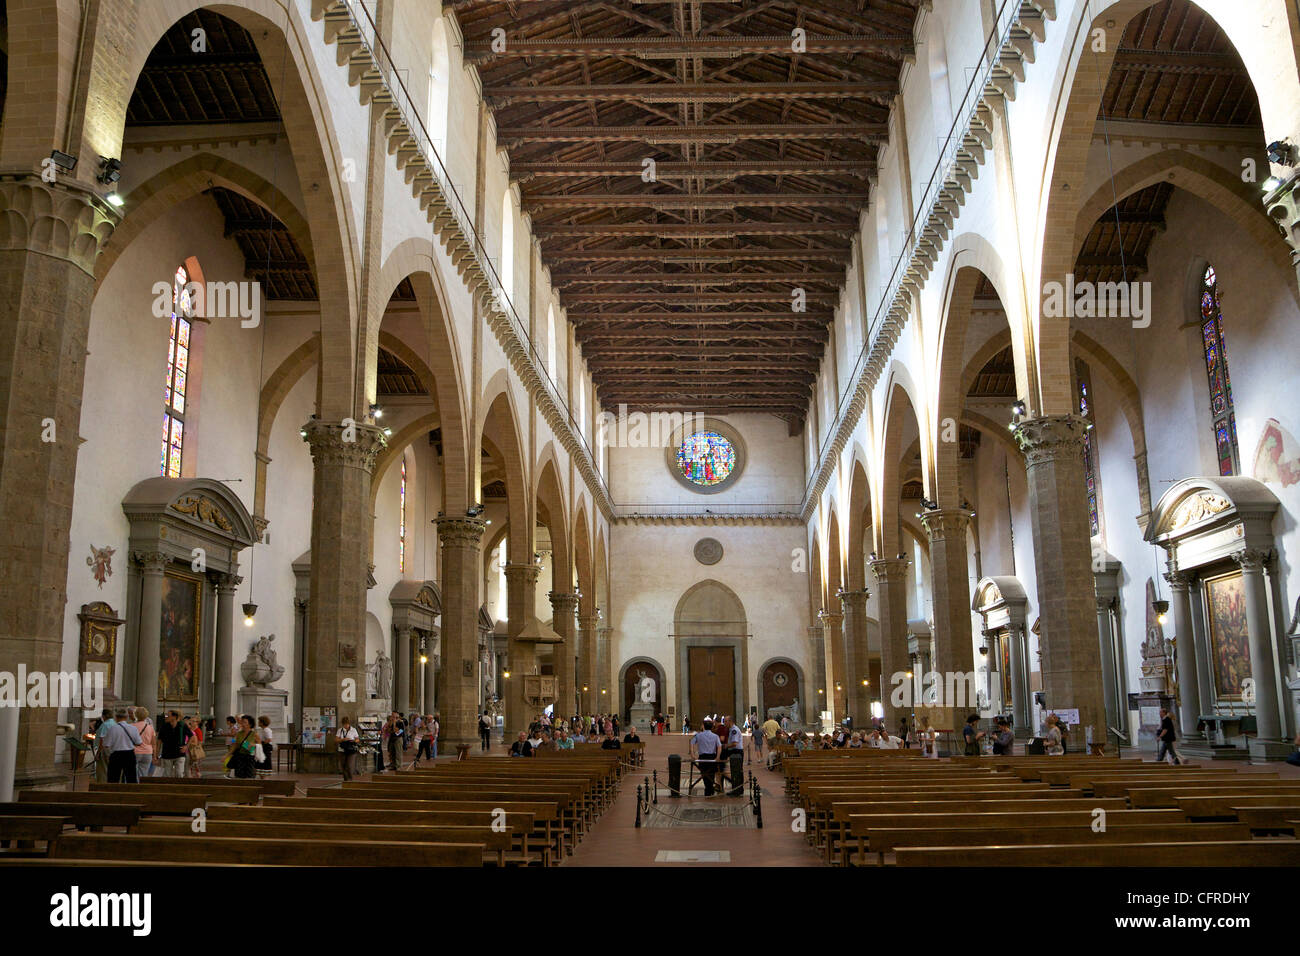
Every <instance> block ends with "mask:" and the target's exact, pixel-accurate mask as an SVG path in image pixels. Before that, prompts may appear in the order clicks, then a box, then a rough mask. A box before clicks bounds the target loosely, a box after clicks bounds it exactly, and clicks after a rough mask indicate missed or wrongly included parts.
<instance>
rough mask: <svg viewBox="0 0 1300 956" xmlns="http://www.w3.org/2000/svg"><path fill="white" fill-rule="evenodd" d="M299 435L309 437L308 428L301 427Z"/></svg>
mask: <svg viewBox="0 0 1300 956" xmlns="http://www.w3.org/2000/svg"><path fill="white" fill-rule="evenodd" d="M298 435H299V436H300V437H302V438H306V437H307V429H305V428H299V429H298Z"/></svg>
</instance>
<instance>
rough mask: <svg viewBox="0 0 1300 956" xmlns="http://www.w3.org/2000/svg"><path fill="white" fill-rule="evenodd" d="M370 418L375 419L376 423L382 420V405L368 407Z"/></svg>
mask: <svg viewBox="0 0 1300 956" xmlns="http://www.w3.org/2000/svg"><path fill="white" fill-rule="evenodd" d="M370 417H371V418H373V419H375V420H376V421H378V420H379V419H381V418H383V417H384V407H383V406H382V405H374V404H372V405H371V406H370Z"/></svg>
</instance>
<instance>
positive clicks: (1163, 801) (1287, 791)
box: [1128, 782, 1300, 808]
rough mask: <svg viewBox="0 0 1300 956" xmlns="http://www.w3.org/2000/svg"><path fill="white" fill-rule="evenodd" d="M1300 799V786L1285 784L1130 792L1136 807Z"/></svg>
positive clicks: (1183, 787)
mask: <svg viewBox="0 0 1300 956" xmlns="http://www.w3.org/2000/svg"><path fill="white" fill-rule="evenodd" d="M1220 796H1222V797H1229V796H1240V797H1264V796H1269V797H1283V798H1285V797H1300V786H1289V787H1288V786H1286V785H1285V782H1279V783H1275V784H1274V785H1273V786H1249V785H1243V786H1237V784H1236V783H1235V782H1234V783H1233V784H1232V785H1231V786H1227V785H1224V784H1211V785H1208V786H1203V787H1202V786H1187V785H1172V784H1171V785H1170V786H1167V787H1138V788H1135V789H1133V790H1131V791H1129V795H1128V800H1129V803H1130V804H1131V805H1132V806H1134V807H1151V808H1157V807H1176V806H1178V804H1177V802H1176V801H1177V799H1178V798H1179V797H1220Z"/></svg>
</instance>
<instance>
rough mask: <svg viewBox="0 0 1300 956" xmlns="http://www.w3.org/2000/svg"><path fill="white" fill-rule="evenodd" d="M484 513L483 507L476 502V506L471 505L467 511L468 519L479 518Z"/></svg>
mask: <svg viewBox="0 0 1300 956" xmlns="http://www.w3.org/2000/svg"><path fill="white" fill-rule="evenodd" d="M482 513H483V505H481V504H479V503H478V502H475V503H474V504H472V505H470V506H469V507H468V508H466V509H465V517H466V518H477V517H478V516H479V515H481V514H482Z"/></svg>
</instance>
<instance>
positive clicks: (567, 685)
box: [546, 591, 578, 717]
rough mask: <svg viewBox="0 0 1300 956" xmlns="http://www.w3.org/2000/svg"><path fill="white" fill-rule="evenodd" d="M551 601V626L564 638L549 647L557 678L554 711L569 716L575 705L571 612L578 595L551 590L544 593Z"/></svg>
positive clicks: (574, 608) (574, 609) (576, 605)
mask: <svg viewBox="0 0 1300 956" xmlns="http://www.w3.org/2000/svg"><path fill="white" fill-rule="evenodd" d="M546 596H547V597H548V598H549V599H550V601H551V627H552V628H554V630H555V633H556V634H558V635H560V637H562V638H564V643H563V644H555V645H553V646H552V647H551V661H552V662H553V664H554V666H555V676H556V677H557V678H558V679H559V691H558V693H557V694H556V702H555V711H556V714H557V715H558V716H559V717H571V716H572V715H573V708H574V707H575V706H577V704H576V700H577V699H576V698H575V697H574V683H573V682H574V674H573V645H574V640H573V614H574V612H575V611H576V610H577V608H578V595H576V594H570V593H569V592H567V591H551V592H549V593H548V594H547V595H546Z"/></svg>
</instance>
